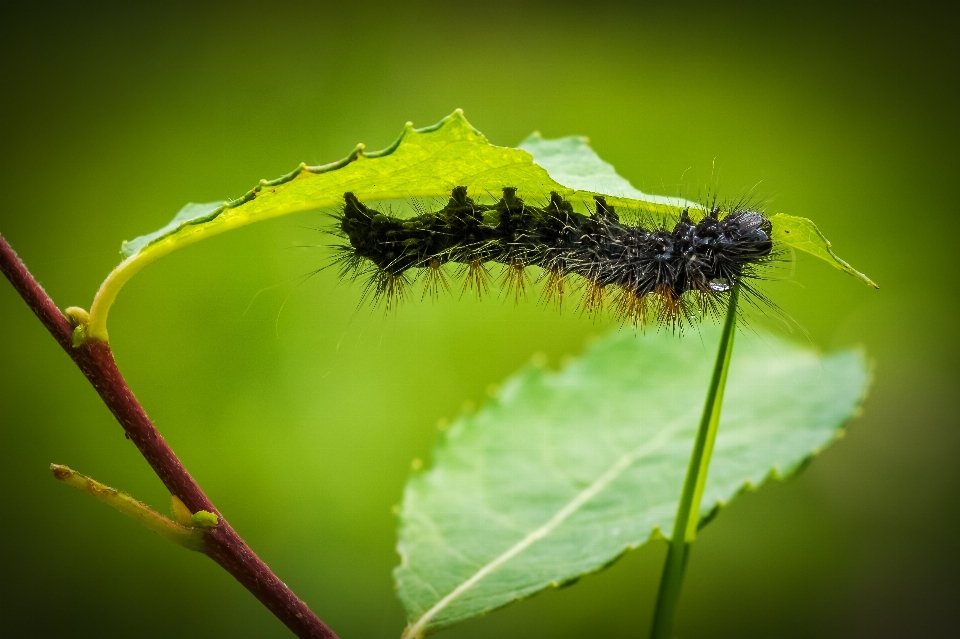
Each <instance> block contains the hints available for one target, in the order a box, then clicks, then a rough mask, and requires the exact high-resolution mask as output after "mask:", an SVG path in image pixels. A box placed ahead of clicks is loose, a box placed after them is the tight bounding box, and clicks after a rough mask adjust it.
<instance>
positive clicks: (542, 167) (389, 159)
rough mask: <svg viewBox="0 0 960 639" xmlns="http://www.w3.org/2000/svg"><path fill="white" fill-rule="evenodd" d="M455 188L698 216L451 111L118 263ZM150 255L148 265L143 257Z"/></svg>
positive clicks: (204, 208) (588, 163)
mask: <svg viewBox="0 0 960 639" xmlns="http://www.w3.org/2000/svg"><path fill="white" fill-rule="evenodd" d="M461 185H462V186H466V187H467V188H468V190H469V192H470V193H471V194H472V195H473V196H474V197H483V196H484V195H488V196H496V195H498V194H499V193H500V191H501V189H502V188H503V187H505V186H512V187H516V188H517V189H518V192H519V194H520V195H521V196H522V197H526V198H530V199H531V200H534V201H536V200H539V201H547V200H548V199H549V194H550V192H551V191H556V192H558V193H559V194H560V195H562V196H564V197H565V198H567V199H568V200H570V201H572V202H575V203H578V204H580V205H582V204H583V203H586V202H590V201H591V200H592V197H593V196H594V195H603V196H606V197H607V200H608V202H609V203H610V204H612V205H614V206H616V207H620V208H621V209H624V210H627V211H631V210H632V211H637V212H642V213H645V214H654V215H656V216H660V217H664V218H675V217H677V216H678V215H679V212H680V210H681V209H682V208H683V207H685V206H694V207H696V206H697V205H696V204H694V203H691V202H687V201H685V200H683V199H681V198H671V197H664V196H657V195H648V194H646V193H642V192H641V191H638V190H637V189H635V188H634V187H633V186H631V185H630V183H629V182H628V181H627V180H625V179H624V178H622V177H621V176H619V175H617V173H616V171H615V170H614V168H613V166H611V165H610V164H608V163H606V162H604V161H603V160H601V159H600V158H599V157H598V156H597V154H596V153H594V151H593V150H592V149H591V148H590V147H589V145H588V144H587V141H586V139H585V138H582V137H578V136H571V137H566V138H559V139H556V140H544V139H543V138H541V137H540V136H539V134H534V135H531V136H530V137H528V138H527V139H526V140H524V142H523V143H522V144H521V145H520V147H519V148H517V149H512V148H508V147H500V146H494V145H492V144H490V143H489V142H487V140H486V138H485V137H484V136H483V135H482V134H481V133H480V132H479V131H477V130H476V129H474V128H473V127H472V126H471V125H470V123H469V122H467V120H466V118H464V116H463V113H462V111H460V110H459V109H458V110H457V111H455V112H454V113H452V114H451V115H449V116H448V117H446V118H444V119H443V120H441V121H440V122H438V123H437V124H435V125H433V126H430V127H426V128H422V129H414V128H413V126H412V125H410V124H407V125H406V127H405V128H404V130H403V132H402V133H401V135H400V137H399V138H398V139H397V140H396V141H395V142H394V143H393V144H391V145H390V146H389V147H387V148H386V149H383V150H382V151H376V152H367V151H365V150H364V147H363V145H358V146H357V148H356V149H354V151H353V152H352V153H350V155H348V156H347V157H345V158H343V159H342V160H339V161H337V162H332V163H330V164H326V165H322V166H316V167H311V166H306V165H304V164H301V165H300V167H298V168H297V169H295V170H294V171H292V172H291V173H288V174H287V175H284V176H282V177H279V178H277V179H275V180H269V181H268V180H261V181H260V183H259V184H258V185H257V186H255V187H254V188H253V189H251V190H250V191H248V192H247V193H245V194H244V195H243V196H242V197H240V198H237V199H235V200H230V201H227V202H211V203H207V204H187V205H186V206H185V207H184V208H183V209H182V210H181V211H180V212H179V213H178V214H177V216H176V217H175V218H174V219H173V220H172V221H171V222H170V223H168V224H167V225H165V226H164V227H162V228H160V229H158V230H157V231H154V232H153V233H149V234H147V235H143V236H140V237H138V238H136V239H134V240H132V241H129V242H124V243H123V246H122V247H121V253H122V255H123V256H124V257H125V258H127V259H130V258H134V257H138V256H141V257H146V258H148V259H146V260H144V262H149V261H152V260H153V259H155V258H156V257H159V256H161V255H163V254H166V253H169V252H171V251H173V250H176V249H177V248H179V247H181V246H186V245H187V244H191V243H193V242H195V241H197V240H198V239H201V237H208V236H211V235H215V234H217V233H220V232H223V231H226V230H230V229H232V228H236V227H239V226H244V225H246V224H249V223H252V222H256V221H259V220H265V219H269V218H273V217H277V216H281V215H286V214H289V213H295V212H298V211H305V210H311V209H322V208H332V207H336V206H338V205H340V204H341V203H342V199H343V194H344V193H345V192H346V191H352V192H353V193H355V194H356V195H357V197H358V198H359V199H360V200H361V201H364V202H375V201H387V200H407V199H411V198H425V199H430V198H437V199H443V198H446V197H448V196H449V194H450V191H451V190H452V189H453V187H455V186H461ZM772 219H773V220H774V228H775V234H776V238H775V239H776V241H778V242H780V243H781V244H784V245H788V246H792V247H793V248H795V249H797V250H800V251H805V252H807V253H810V254H812V255H815V256H817V257H819V258H821V259H824V260H826V261H827V262H829V263H830V264H832V265H833V266H835V267H837V268H839V269H841V270H844V271H846V272H848V273H850V274H852V275H854V276H856V277H858V278H860V279H861V280H863V281H865V282H867V283H868V284H871V285H873V282H871V281H870V280H869V279H868V278H866V276H864V275H862V274H861V273H859V272H858V271H856V270H854V269H853V268H852V267H850V265H848V264H847V263H846V262H844V261H843V260H841V259H839V258H838V257H837V256H836V255H835V254H834V253H833V251H832V250H831V248H830V243H829V242H828V241H827V240H826V238H824V237H823V235H822V234H820V232H819V231H818V230H816V227H815V226H814V225H813V223H812V222H810V221H809V220H806V219H805V218H797V217H792V216H787V215H783V214H778V215H776V216H773V218H772ZM781 227H782V228H784V229H786V232H781V231H780V229H781ZM149 253H157V255H156V256H150V255H145V254H149ZM874 286H875V285H874Z"/></svg>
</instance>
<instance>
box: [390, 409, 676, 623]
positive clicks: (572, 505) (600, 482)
mask: <svg viewBox="0 0 960 639" xmlns="http://www.w3.org/2000/svg"><path fill="white" fill-rule="evenodd" d="M688 418H689V415H684V416H683V417H682V418H677V419H676V420H674V422H673V423H671V424H669V425H668V426H667V427H665V428H663V429H662V430H661V431H660V432H659V433H658V434H657V435H656V436H655V437H654V438H653V439H651V440H650V441H649V442H645V443H643V444H641V445H639V446H637V447H636V448H634V449H633V450H632V451H630V452H628V453H624V454H623V455H621V456H620V457H619V458H617V460H616V461H615V462H614V463H613V465H611V466H610V468H608V469H607V470H606V471H605V472H604V473H603V474H602V475H600V476H599V477H597V479H595V480H594V481H593V482H592V483H591V484H590V485H589V486H587V487H586V488H584V489H583V490H581V491H580V492H579V493H577V495H576V496H574V498H573V499H571V500H570V501H568V502H567V503H566V504H565V505H564V506H563V508H561V509H560V510H558V511H557V512H556V514H554V515H553V517H551V518H550V519H549V520H548V521H547V522H546V523H544V524H543V525H542V526H540V527H539V528H536V529H535V530H533V531H531V532H530V533H528V534H527V535H526V536H525V537H524V538H523V539H521V540H520V541H518V542H517V543H516V544H514V545H513V546H511V547H510V548H508V549H507V550H506V551H505V552H503V553H501V554H500V555H498V556H497V557H496V558H494V559H493V560H491V561H490V562H488V563H487V564H485V565H484V566H482V567H481V568H480V569H479V570H477V572H475V573H474V574H473V575H471V576H470V577H469V578H468V579H466V580H465V581H463V582H462V583H461V584H460V585H458V586H457V587H456V588H454V589H453V590H451V591H450V592H449V593H448V594H447V595H446V596H444V597H443V598H442V599H441V600H440V601H438V602H437V603H435V604H434V605H433V607H431V608H430V609H429V610H427V611H426V612H425V613H423V615H421V616H420V618H419V619H417V620H416V621H415V622H414V623H413V624H411V625H409V626H407V629H406V630H405V631H404V633H403V637H402V639H420V638H421V637H423V634H424V632H425V631H426V629H427V626H428V625H429V624H430V621H432V620H433V618H434V617H436V616H437V614H438V613H439V612H440V611H442V610H443V609H444V608H446V607H447V606H448V605H450V603H452V602H453V601H454V600H456V599H457V598H458V597H460V595H462V594H463V593H465V592H466V591H467V590H469V589H470V588H472V587H473V586H474V585H476V584H477V583H479V582H480V581H481V580H482V579H483V578H484V577H486V576H487V575H489V574H490V573H492V572H493V571H494V570H496V569H497V568H499V567H500V566H502V565H503V564H505V563H507V562H508V561H510V560H511V559H513V558H514V557H516V556H517V555H519V554H520V553H522V552H523V551H524V550H526V549H527V548H529V547H530V546H532V545H533V544H534V543H536V542H537V541H539V540H541V539H543V538H545V537H546V536H547V535H549V534H550V533H551V532H553V531H554V530H555V529H557V528H558V527H559V526H560V525H561V524H563V522H564V521H566V520H567V519H568V518H569V517H570V516H571V515H572V514H574V513H575V512H577V511H578V510H579V509H580V508H581V507H582V506H584V505H585V504H586V503H587V502H588V501H590V500H591V499H593V498H594V497H595V496H597V495H598V494H599V493H600V492H601V491H602V490H603V489H604V488H606V487H607V486H609V485H610V484H611V483H613V481H614V480H615V479H617V477H619V476H620V475H621V474H622V473H623V472H624V471H625V470H626V469H627V468H629V467H630V466H631V465H633V464H634V463H636V462H637V461H639V460H640V459H642V458H643V457H645V456H647V455H649V454H651V453H654V452H656V451H658V450H659V449H660V448H662V447H663V446H664V445H665V444H667V442H668V441H669V440H670V439H671V438H672V437H673V436H674V435H675V434H677V432H679V431H680V430H681V429H682V428H683V426H684V425H686V424H688V423H689V419H688Z"/></svg>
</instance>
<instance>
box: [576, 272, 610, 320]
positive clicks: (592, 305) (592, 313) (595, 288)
mask: <svg viewBox="0 0 960 639" xmlns="http://www.w3.org/2000/svg"><path fill="white" fill-rule="evenodd" d="M604 288H605V287H604V285H603V284H601V283H600V282H598V281H597V280H593V279H588V280H586V281H585V282H584V285H583V292H582V294H581V295H580V313H581V314H583V315H586V316H587V317H597V316H598V315H600V314H601V313H602V312H603V298H604V293H605V291H604Z"/></svg>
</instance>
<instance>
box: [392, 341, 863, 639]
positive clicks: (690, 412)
mask: <svg viewBox="0 0 960 639" xmlns="http://www.w3.org/2000/svg"><path fill="white" fill-rule="evenodd" d="M718 339H719V330H718V329H716V328H715V327H705V328H704V330H702V331H701V332H700V333H699V334H698V333H692V334H687V335H686V336H683V337H679V338H678V337H676V336H673V335H670V334H667V333H665V332H660V333H656V334H650V335H645V336H643V335H637V334H635V333H633V332H631V331H622V332H618V333H614V334H613V335H611V336H610V337H608V338H607V339H605V340H603V341H601V342H600V343H598V344H597V345H595V346H594V347H593V348H591V349H590V350H589V351H588V352H587V353H586V354H585V355H584V356H583V357H581V358H580V359H579V360H577V361H575V362H574V363H572V364H571V365H569V366H568V367H567V368H566V369H564V370H562V371H560V372H548V371H545V370H542V369H539V368H535V367H529V368H527V369H525V370H523V371H521V372H520V373H518V374H517V375H515V376H514V377H513V378H511V379H510V380H508V381H507V382H506V384H505V385H504V387H503V389H502V390H501V392H500V393H499V394H498V396H497V397H496V398H495V399H494V400H492V401H491V402H490V403H489V404H488V405H487V406H486V407H484V408H483V409H482V410H481V411H480V412H478V413H476V414H475V415H472V416H465V417H461V418H460V419H459V420H458V421H457V422H456V423H455V424H454V425H453V426H452V427H451V429H450V430H449V431H448V432H447V434H446V435H445V437H443V439H442V441H441V442H440V443H439V444H438V446H437V449H436V451H435V453H434V467H433V468H432V469H431V470H430V471H428V472H424V473H420V474H417V475H415V476H414V477H412V478H411V480H410V481H409V483H408V484H407V487H406V490H405V492H404V499H403V506H402V509H401V517H400V531H399V543H398V552H399V553H400V556H401V559H402V562H401V565H400V566H399V567H398V568H397V569H396V570H395V577H396V581H397V590H398V595H399V597H400V599H401V601H402V602H403V604H404V606H405V607H406V610H407V614H408V619H409V622H410V625H409V626H408V629H407V633H406V635H405V636H406V637H420V636H422V634H424V633H430V632H433V631H436V630H439V629H441V628H444V627H446V626H449V625H452V624H454V623H457V622H459V621H462V620H464V619H468V618H470V617H474V616H476V615H479V614H482V613H484V612H487V611H489V610H492V609H494V608H497V607H499V606H503V605H505V604H507V603H509V602H511V601H514V600H516V599H519V598H522V597H526V596H529V595H532V594H534V593H536V592H538V591H540V590H542V589H544V588H547V587H549V586H559V585H563V584H565V583H569V582H570V581H572V580H575V579H577V578H578V577H579V576H581V575H583V574H585V573H589V572H591V571H595V570H598V569H601V568H603V567H605V566H607V565H609V564H610V563H611V562H612V561H614V560H615V559H616V558H617V557H619V556H620V555H621V554H622V553H624V552H625V551H627V550H628V549H631V548H636V547H637V546H640V545H641V544H643V543H645V542H646V541H648V540H649V539H651V538H654V537H657V536H658V535H661V534H662V535H664V536H670V535H671V534H672V532H673V518H674V516H675V513H676V510H677V500H678V498H679V496H680V492H681V487H682V484H683V480H684V474H685V472H686V469H687V463H688V458H689V456H690V450H691V447H692V442H693V437H694V433H695V432H696V430H697V425H698V423H699V420H700V413H701V410H702V409H703V401H704V397H703V393H704V389H705V388H706V387H707V382H708V381H709V379H710V375H711V370H712V365H713V360H714V357H713V356H714V353H715V350H716V343H717V341H718ZM868 380H869V373H868V367H867V365H866V363H865V361H864V356H863V355H862V354H861V353H860V352H859V351H855V350H848V351H841V352H837V353H833V354H831V355H825V356H818V355H817V354H816V353H814V352H811V351H809V350H806V349H803V348H801V347H798V346H795V345H793V344H780V343H777V342H776V341H775V340H774V339H773V338H772V337H770V336H766V335H763V336H758V335H756V334H753V333H744V334H742V335H740V336H739V339H738V348H737V351H736V352H735V353H734V355H733V361H732V363H731V368H730V372H729V380H728V383H727V389H726V398H725V400H724V413H723V416H722V419H721V422H720V428H719V433H718V436H717V439H716V445H715V448H714V452H713V463H712V465H711V467H710V472H709V475H708V479H707V484H706V489H705V492H704V495H703V501H702V502H701V503H702V508H701V511H700V517H701V523H703V522H706V521H707V520H708V519H710V518H711V517H712V515H713V514H715V512H716V511H717V509H718V508H719V507H720V506H721V505H722V504H724V503H725V502H726V501H728V500H729V499H731V498H732V497H734V496H735V495H736V494H737V493H738V492H740V491H742V490H743V489H745V488H747V487H752V486H757V485H759V484H761V483H762V482H763V481H764V480H765V479H767V478H770V477H776V478H781V477H785V476H788V475H790V474H791V473H792V472H794V471H795V470H796V469H798V468H800V467H801V466H803V464H804V462H805V461H806V460H807V459H808V458H809V457H810V456H812V455H814V454H816V453H817V452H818V451H819V450H821V449H822V448H823V447H824V446H826V445H827V444H829V443H830V442H831V441H833V440H834V439H835V438H836V437H837V436H838V435H839V434H840V432H841V431H840V429H841V427H842V425H843V423H844V422H845V421H846V420H847V419H849V418H850V417H851V416H852V415H853V414H854V413H855V412H856V410H857V408H858V406H859V404H860V402H861V399H862V397H863V395H864V392H865V390H866V388H867V385H868Z"/></svg>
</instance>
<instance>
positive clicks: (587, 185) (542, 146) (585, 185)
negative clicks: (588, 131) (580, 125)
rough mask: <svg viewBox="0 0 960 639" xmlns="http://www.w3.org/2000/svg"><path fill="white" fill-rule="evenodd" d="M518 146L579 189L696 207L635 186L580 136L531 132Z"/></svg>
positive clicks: (544, 166)
mask: <svg viewBox="0 0 960 639" xmlns="http://www.w3.org/2000/svg"><path fill="white" fill-rule="evenodd" d="M518 148H520V149H523V150H524V151H527V152H529V153H530V155H532V156H533V161H534V162H535V163H536V164H538V165H539V166H541V167H543V168H544V169H546V171H547V173H549V174H550V177H551V178H553V179H554V180H556V181H557V182H559V183H560V184H562V185H564V186H568V187H570V188H572V189H576V190H578V191H589V192H591V193H601V194H605V195H608V196H618V197H620V198H625V199H631V200H637V201H641V202H652V203H654V204H664V205H667V206H670V207H673V208H675V209H682V208H684V207H688V206H689V207H692V208H699V205H698V204H697V203H696V202H690V201H689V200H685V199H683V198H680V197H666V196H663V195H650V194H648V193H644V192H643V191H640V190H638V189H636V188H634V187H633V185H632V184H630V182H628V181H627V180H626V178H623V177H621V176H620V175H618V174H617V170H616V169H614V168H613V165H612V164H610V163H609V162H604V161H603V160H601V159H600V156H599V155H597V153H596V152H595V151H594V150H593V149H591V148H590V141H589V140H588V139H587V138H585V137H583V136H579V135H570V136H567V137H565V138H557V139H555V140H545V139H543V137H541V136H540V133H539V132H534V133H533V134H531V135H530V136H529V137H528V138H527V139H526V140H524V141H523V142H521V143H520V146H519V147H518Z"/></svg>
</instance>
